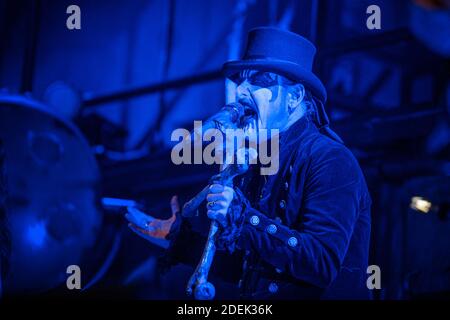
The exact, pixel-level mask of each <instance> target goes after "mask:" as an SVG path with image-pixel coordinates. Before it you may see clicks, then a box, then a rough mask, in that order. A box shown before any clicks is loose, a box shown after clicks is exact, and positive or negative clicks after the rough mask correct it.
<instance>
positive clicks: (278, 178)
mask: <svg viewBox="0 0 450 320" xmlns="http://www.w3.org/2000/svg"><path fill="white" fill-rule="evenodd" d="M237 186H238V188H239V189H240V190H241V191H242V194H243V195H245V198H246V199H248V200H246V202H245V203H244V205H243V212H242V214H243V215H244V225H243V226H242V230H241V233H240V237H239V238H238V243H237V247H238V248H239V249H240V250H239V251H238V253H237V254H235V256H239V257H240V258H241V257H242V259H243V261H242V267H241V268H239V270H238V272H237V274H239V275H240V276H239V278H240V279H239V281H238V286H239V289H240V295H241V297H242V298H246V299H271V298H273V299H319V298H321V299H367V298H369V297H370V293H369V291H368V289H367V287H366V280H367V276H368V275H367V273H366V270H367V265H368V250H369V239H370V204H371V200H370V196H369V193H368V190H367V186H366V183H365V180H364V176H363V174H362V172H361V169H360V167H359V165H358V163H357V161H356V159H355V158H354V156H353V155H352V153H351V152H350V151H349V150H348V149H347V148H346V147H345V146H344V145H342V144H341V143H338V142H335V141H334V140H332V139H330V138H328V137H327V136H325V135H323V134H321V133H320V132H319V131H318V129H317V128H316V127H315V126H314V124H313V123H312V122H310V121H308V120H307V119H300V120H299V121H297V122H296V123H295V124H294V125H292V126H291V127H290V128H289V129H288V130H287V131H286V132H284V133H282V134H281V136H280V158H279V170H278V172H277V174H275V175H271V176H262V175H260V174H259V168H258V167H256V166H255V167H254V168H253V170H250V171H249V172H248V173H247V174H246V175H245V176H244V177H243V178H242V179H241V181H238V183H237ZM186 224H188V223H187V222H186V221H184V222H183V225H184V226H182V228H181V231H179V232H178V233H177V235H176V236H175V240H174V241H172V246H171V252H170V253H169V256H171V258H172V259H175V260H180V261H182V260H185V261H187V260H189V258H188V259H185V258H186V257H185V258H183V256H185V255H186V252H193V251H192V250H193V249H192V248H193V243H194V242H196V241H197V242H199V243H202V244H203V243H204V242H203V241H202V240H201V237H199V236H198V235H197V234H194V233H193V232H192V231H191V229H190V228H189V226H186ZM195 239H196V240H195ZM186 246H188V247H189V248H188V247H186ZM200 247H201V245H200ZM189 256H192V254H190V255H189ZM219 260H220V259H219ZM197 261H198V260H197ZM195 263H196V262H195ZM215 263H216V262H215ZM230 266H231V264H230ZM225 267H227V266H225ZM214 268H217V267H216V265H214ZM219 270H220V269H219ZM229 274H231V272H230V271H229V270H228V271H227V272H226V273H223V275H224V276H225V277H227V275H229Z"/></svg>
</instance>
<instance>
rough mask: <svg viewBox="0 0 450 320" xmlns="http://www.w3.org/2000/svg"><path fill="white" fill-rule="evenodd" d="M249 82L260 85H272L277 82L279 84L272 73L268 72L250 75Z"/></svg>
mask: <svg viewBox="0 0 450 320" xmlns="http://www.w3.org/2000/svg"><path fill="white" fill-rule="evenodd" d="M249 82H250V83H251V84H252V85H254V86H258V87H270V86H273V85H275V84H277V81H276V79H274V78H273V77H272V76H271V75H270V74H268V73H267V72H264V73H263V72H261V73H260V72H258V73H256V74H255V75H253V76H252V77H250V79H249Z"/></svg>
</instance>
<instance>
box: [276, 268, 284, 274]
mask: <svg viewBox="0 0 450 320" xmlns="http://www.w3.org/2000/svg"><path fill="white" fill-rule="evenodd" d="M275 271H276V272H277V273H282V272H283V270H281V269H279V268H275Z"/></svg>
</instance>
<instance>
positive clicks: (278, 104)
mask: <svg viewBox="0 0 450 320" xmlns="http://www.w3.org/2000/svg"><path fill="white" fill-rule="evenodd" d="M287 97H288V90H287V87H286V86H285V85H283V84H280V81H279V77H278V75H276V74H274V73H270V72H260V71H256V70H246V71H243V72H241V75H240V79H239V80H238V86H237V89H236V101H239V102H240V103H242V104H243V105H245V106H249V107H251V108H252V109H254V111H256V113H257V122H256V124H257V125H253V126H254V127H256V128H257V129H267V130H271V129H278V130H280V131H282V130H284V129H285V127H286V125H287V124H288V121H289V112H288V107H287V100H288V99H287ZM256 128H255V129H256Z"/></svg>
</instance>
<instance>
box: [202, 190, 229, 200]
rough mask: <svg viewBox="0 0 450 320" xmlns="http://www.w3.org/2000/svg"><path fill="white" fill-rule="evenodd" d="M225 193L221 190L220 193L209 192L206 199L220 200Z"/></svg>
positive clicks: (223, 198) (223, 197)
mask: <svg viewBox="0 0 450 320" xmlns="http://www.w3.org/2000/svg"><path fill="white" fill-rule="evenodd" d="M225 199H226V198H225V195H224V193H223V192H221V193H210V194H208V195H207V196H206V201H208V202H210V201H221V200H225Z"/></svg>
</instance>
